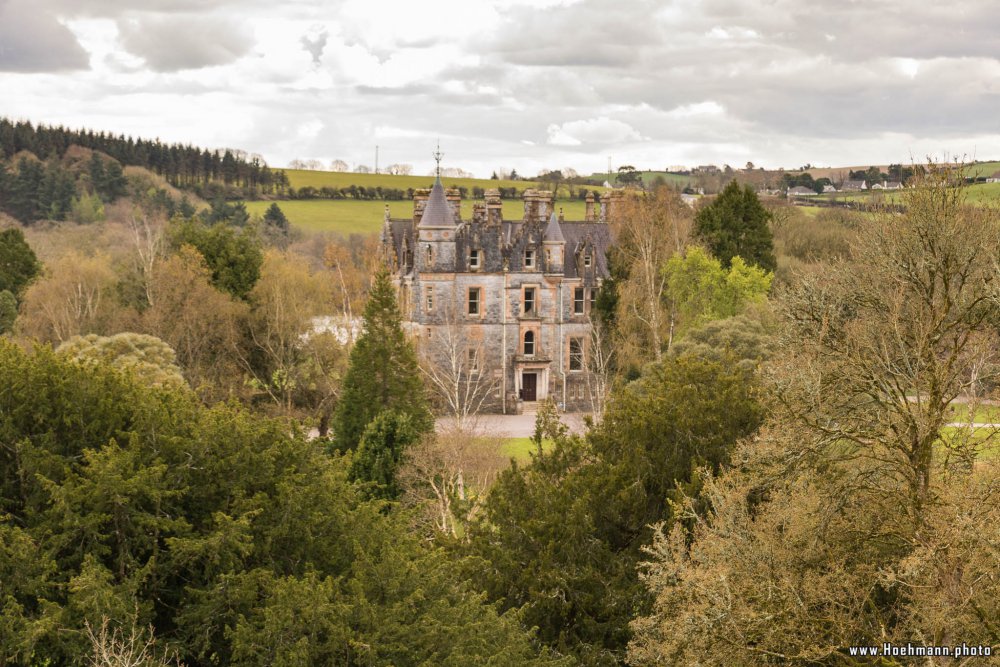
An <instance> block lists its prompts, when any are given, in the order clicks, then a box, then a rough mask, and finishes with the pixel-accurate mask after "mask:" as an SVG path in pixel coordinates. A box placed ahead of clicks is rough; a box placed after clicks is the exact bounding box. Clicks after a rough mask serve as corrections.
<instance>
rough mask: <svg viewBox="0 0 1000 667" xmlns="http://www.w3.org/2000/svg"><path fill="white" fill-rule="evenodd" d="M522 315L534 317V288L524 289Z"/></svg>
mask: <svg viewBox="0 0 1000 667" xmlns="http://www.w3.org/2000/svg"><path fill="white" fill-rule="evenodd" d="M524 314H525V315H534V314H535V288H534V287H525V288H524Z"/></svg>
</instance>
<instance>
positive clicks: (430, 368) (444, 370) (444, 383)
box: [417, 288, 500, 430]
mask: <svg viewBox="0 0 1000 667" xmlns="http://www.w3.org/2000/svg"><path fill="white" fill-rule="evenodd" d="M442 296H445V295H438V296H437V301H438V303H437V304H436V311H437V313H436V314H437V316H438V319H437V320H436V323H435V325H433V326H432V327H431V331H432V333H431V336H430V337H429V338H427V337H423V338H421V339H420V340H419V342H418V350H417V351H418V355H419V358H420V369H421V371H422V372H423V374H424V377H425V378H426V379H427V382H428V385H429V387H430V389H431V392H432V395H433V396H434V397H435V398H436V399H437V403H438V404H439V406H440V407H441V408H442V409H443V410H444V412H445V413H446V414H447V415H448V417H450V418H451V419H452V420H453V423H454V427H455V428H456V429H458V430H465V429H468V428H470V427H471V426H472V423H473V422H474V421H475V419H476V417H477V416H478V415H479V413H480V411H481V410H482V409H483V406H484V405H485V404H486V403H487V402H488V401H489V400H490V399H491V398H492V397H493V396H494V394H495V393H496V390H497V387H498V386H499V383H500V377H499V376H498V374H497V373H495V371H496V369H497V365H496V363H495V362H496V359H495V356H494V354H493V350H492V349H491V347H490V346H489V345H488V344H487V342H486V341H484V340H483V337H482V330H481V329H479V328H477V327H476V325H474V324H469V323H467V322H466V321H465V320H464V318H463V317H462V313H461V308H460V305H459V304H460V303H461V299H460V298H459V295H458V292H457V288H455V290H454V291H453V293H452V294H451V295H450V298H449V297H447V296H445V298H441V297H442ZM477 333H478V334H479V335H477Z"/></svg>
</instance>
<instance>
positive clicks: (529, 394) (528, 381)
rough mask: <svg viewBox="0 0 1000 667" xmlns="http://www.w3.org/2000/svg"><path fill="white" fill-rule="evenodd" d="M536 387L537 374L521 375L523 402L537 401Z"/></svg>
mask: <svg viewBox="0 0 1000 667" xmlns="http://www.w3.org/2000/svg"><path fill="white" fill-rule="evenodd" d="M537 385H538V374H537V373H522V374H521V390H522V391H521V395H522V396H523V397H524V400H525V401H534V400H537V398H536V396H537V392H536V387H537Z"/></svg>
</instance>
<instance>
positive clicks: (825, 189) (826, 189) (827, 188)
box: [823, 183, 837, 194]
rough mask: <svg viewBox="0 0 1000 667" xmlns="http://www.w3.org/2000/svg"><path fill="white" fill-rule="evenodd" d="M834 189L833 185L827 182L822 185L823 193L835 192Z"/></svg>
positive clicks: (835, 189)
mask: <svg viewBox="0 0 1000 667" xmlns="http://www.w3.org/2000/svg"><path fill="white" fill-rule="evenodd" d="M836 191H837V188H835V187H834V186H832V185H830V184H829V183H827V184H826V185H824V186H823V194H828V193H830V192H836Z"/></svg>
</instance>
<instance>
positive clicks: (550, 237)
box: [545, 211, 566, 243]
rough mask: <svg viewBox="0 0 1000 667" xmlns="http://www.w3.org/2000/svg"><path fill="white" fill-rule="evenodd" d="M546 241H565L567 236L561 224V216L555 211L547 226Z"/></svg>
mask: <svg viewBox="0 0 1000 667" xmlns="http://www.w3.org/2000/svg"><path fill="white" fill-rule="evenodd" d="M545 241H546V242H550V241H554V242H556V243H565V242H566V237H564V236H563V233H562V226H561V225H560V224H559V217H558V216H557V215H556V213H555V211H553V212H552V215H551V216H550V217H549V224H548V226H547V227H546V228H545Z"/></svg>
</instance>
